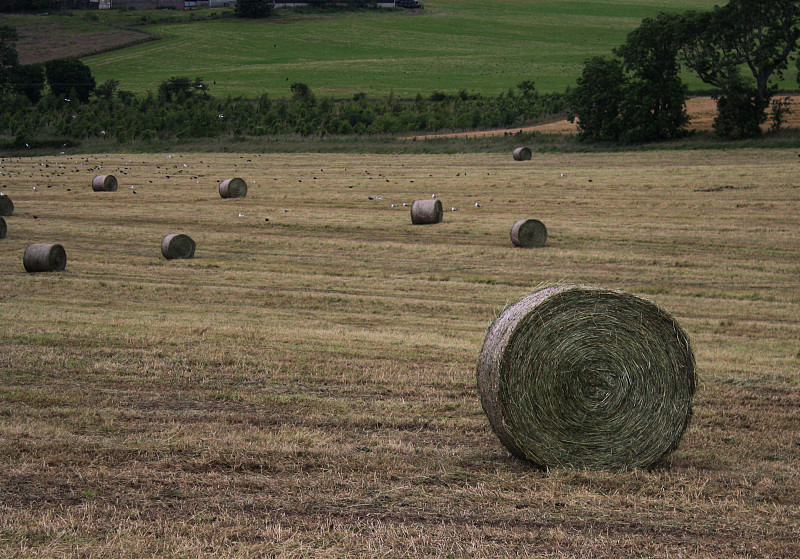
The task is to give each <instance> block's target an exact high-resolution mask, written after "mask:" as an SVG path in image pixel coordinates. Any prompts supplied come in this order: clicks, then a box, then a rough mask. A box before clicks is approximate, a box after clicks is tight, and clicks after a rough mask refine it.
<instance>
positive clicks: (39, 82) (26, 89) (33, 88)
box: [10, 64, 45, 103]
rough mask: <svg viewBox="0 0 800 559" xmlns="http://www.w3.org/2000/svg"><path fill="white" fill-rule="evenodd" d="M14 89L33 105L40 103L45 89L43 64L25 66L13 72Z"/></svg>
mask: <svg viewBox="0 0 800 559" xmlns="http://www.w3.org/2000/svg"><path fill="white" fill-rule="evenodd" d="M10 73H11V78H12V83H13V89H14V91H16V92H17V93H22V94H23V95H25V97H27V98H28V100H29V101H30V102H31V103H38V102H39V99H41V98H42V90H43V89H44V84H45V81H44V80H45V78H44V67H43V66H42V65H41V64H24V65H21V66H17V67H15V68H13V69H12V70H11V72H10Z"/></svg>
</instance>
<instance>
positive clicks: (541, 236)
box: [511, 219, 547, 248]
mask: <svg viewBox="0 0 800 559" xmlns="http://www.w3.org/2000/svg"><path fill="white" fill-rule="evenodd" d="M511 242H512V243H513V244H514V246H518V247H523V248H533V247H543V246H544V245H545V243H546V242H547V227H545V225H544V223H542V222H541V221H539V220H538V219H520V220H519V221H517V222H516V223H515V224H514V225H513V226H512V227H511Z"/></svg>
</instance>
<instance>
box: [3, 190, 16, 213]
mask: <svg viewBox="0 0 800 559" xmlns="http://www.w3.org/2000/svg"><path fill="white" fill-rule="evenodd" d="M13 213H14V202H12V201H11V198H9V197H8V196H6V195H5V194H3V195H0V215H11V214H13Z"/></svg>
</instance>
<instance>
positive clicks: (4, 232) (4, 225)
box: [0, 217, 8, 239]
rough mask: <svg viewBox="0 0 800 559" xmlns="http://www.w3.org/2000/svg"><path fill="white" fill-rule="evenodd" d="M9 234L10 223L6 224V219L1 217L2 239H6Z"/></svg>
mask: <svg viewBox="0 0 800 559" xmlns="http://www.w3.org/2000/svg"><path fill="white" fill-rule="evenodd" d="M7 234H8V225H6V220H5V219H3V218H2V217H0V239H5V238H6V235H7Z"/></svg>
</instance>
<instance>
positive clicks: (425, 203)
mask: <svg viewBox="0 0 800 559" xmlns="http://www.w3.org/2000/svg"><path fill="white" fill-rule="evenodd" d="M440 221H442V202H441V201H439V200H414V201H413V202H411V223H413V224H414V225H426V224H429V223H439V222H440Z"/></svg>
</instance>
